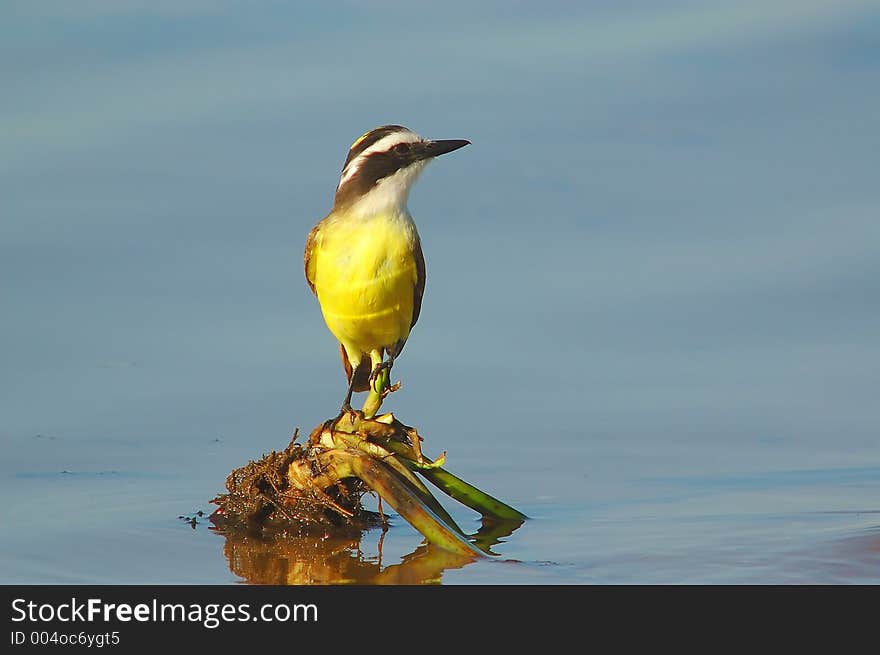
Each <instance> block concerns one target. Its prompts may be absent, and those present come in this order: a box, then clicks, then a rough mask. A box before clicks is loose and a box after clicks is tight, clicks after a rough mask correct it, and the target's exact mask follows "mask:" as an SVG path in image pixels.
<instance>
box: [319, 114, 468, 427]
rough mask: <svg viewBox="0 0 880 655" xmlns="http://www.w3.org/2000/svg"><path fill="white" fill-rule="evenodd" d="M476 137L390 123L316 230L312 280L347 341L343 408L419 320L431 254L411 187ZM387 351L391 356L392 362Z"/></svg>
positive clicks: (363, 149)
mask: <svg viewBox="0 0 880 655" xmlns="http://www.w3.org/2000/svg"><path fill="white" fill-rule="evenodd" d="M469 143H470V142H469V141H465V140H463V139H449V140H441V141H434V140H430V139H425V138H423V137H421V136H419V135H418V134H416V133H415V132H413V131H412V130H409V129H407V128H405V127H403V126H401V125H383V126H381V127H377V128H375V129H373V130H370V131H369V132H367V133H366V134H363V135H361V136H360V137H358V138H357V140H355V142H354V143H353V144H351V148H349V151H348V156H347V157H346V159H345V164H344V165H343V167H342V174H341V176H340V179H339V185H338V186H337V187H336V199H335V201H334V203H333V209H332V210H331V211H330V213H329V214H328V215H327V216H326V217H325V218H324V219H322V220H321V221H320V222H319V223H318V224H317V225H315V227H314V228H312V231H311V232H309V237H308V240H307V241H306V249H305V256H304V260H305V262H304V263H305V273H306V280H307V281H308V283H309V287H311V289H312V291H313V292H314V294H315V295H316V296H317V298H318V302H319V303H320V305H321V313H322V314H323V315H324V322H325V323H326V324H327V327H328V328H329V329H330V332H332V333H333V336H335V337H336V338H337V339H338V340H339V351H340V354H341V356H342V364H343V366H344V367H345V374H346V377H347V378H348V391H347V393H346V395H345V400H344V401H343V403H342V410H343V411H350V410H351V395H352V393H353V392H354V391H367V390H368V389H369V388H370V384H371V382H372V381H373V380H375V379H376V377H377V376H378V375H379V373H380V371H381V370H382V369H383V368H387V369H389V370H390V368H391V366H392V365H393V364H394V359H395V358H396V357H397V356H398V355H400V351H401V350H403V346H404V344H405V343H406V340H407V338H408V337H409V333H410V330H411V329H412V327H413V326H414V325H415V324H416V321H417V320H418V318H419V310H420V309H421V306H422V295H423V293H424V290H425V258H424V256H423V255H422V246H421V242H420V241H419V233H418V231H417V230H416V224H415V222H413V218H412V216H411V215H410V213H409V209H407V206H406V202H407V198H408V196H409V191H410V188H411V187H412V185H413V183H414V182H415V181H416V178H417V177H418V175H419V173H421V171H422V169H423V168H424V167H425V165H426V164H427V163H428V162H429V161H431V159H433V158H434V157H437V156H438V155H442V154H445V153H447V152H452V151H453V150H457V149H458V148H461V147H463V146H466V145H468V144H469ZM385 355H387V359H385Z"/></svg>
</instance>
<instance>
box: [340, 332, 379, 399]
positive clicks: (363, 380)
mask: <svg viewBox="0 0 880 655" xmlns="http://www.w3.org/2000/svg"><path fill="white" fill-rule="evenodd" d="M339 356H340V357H341V358H342V367H343V368H344V369H345V379H346V380H348V381H349V382H350V383H351V390H352V391H369V390H370V372H371V371H370V365H371V364H372V362H371V361H370V358H369V357H364V358H363V359H362V360H361V363H360V364H358V367H357V368H356V369H355V370H353V371H352V370H351V362H350V361H348V353H347V352H345V346H343V345H342V344H341V343H340V344H339ZM352 375H354V382H352V381H351V376H352Z"/></svg>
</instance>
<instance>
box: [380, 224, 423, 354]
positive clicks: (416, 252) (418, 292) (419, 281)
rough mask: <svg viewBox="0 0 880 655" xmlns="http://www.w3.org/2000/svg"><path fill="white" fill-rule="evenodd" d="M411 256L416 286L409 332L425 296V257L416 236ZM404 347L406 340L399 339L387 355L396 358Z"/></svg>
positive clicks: (420, 309)
mask: <svg viewBox="0 0 880 655" xmlns="http://www.w3.org/2000/svg"><path fill="white" fill-rule="evenodd" d="M413 256H414V257H415V259H416V286H415V287H414V288H413V313H412V321H410V324H409V329H410V330H412V329H413V326H414V325H415V324H416V321H418V320H419V314H420V313H421V311H422V296H424V295H425V277H426V273H425V255H424V254H423V253H422V242H421V241H419V237H418V235H416V240H415V244H414V249H413ZM405 345H406V339H401V340H400V341H398V342H397V343H396V344H394V347H393V348H390V349H389V353H390V354H391V356H392V357H397V356H398V355H399V354H400V352H401V351H402V350H403V347H404V346H405Z"/></svg>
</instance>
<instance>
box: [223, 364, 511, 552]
mask: <svg viewBox="0 0 880 655" xmlns="http://www.w3.org/2000/svg"><path fill="white" fill-rule="evenodd" d="M377 388H379V389H383V392H382V393H378V392H375V391H373V392H371V394H370V396H369V397H368V398H367V401H366V403H365V405H364V410H363V411H351V412H345V413H342V414H341V415H340V416H338V417H336V418H334V419H331V420H328V421H325V422H324V423H322V424H321V425H319V426H317V427H316V428H315V429H314V430H312V432H311V434H310V435H309V438H308V441H307V442H305V443H298V441H297V437H298V435H296V434H295V435H294V438H293V439H292V440H291V442H290V444H289V445H288V446H287V447H286V448H285V449H284V450H283V451H281V452H276V451H273V452H271V453H269V454H267V455H265V456H264V457H263V458H262V459H261V460H259V461H256V462H249V463H248V464H247V465H245V466H243V467H241V468H238V469H236V470H234V471H233V472H232V473H231V474H230V475H229V477H228V478H227V480H226V488H227V492H228V493H226V494H222V495H220V496H217V497H216V498H215V499H214V500H212V501H211V502H212V503H214V504H216V505H217V506H218V509H217V510H216V511H215V512H214V514H213V515H212V516H211V520H212V522H213V523H214V524H215V525H216V526H217V527H218V529H220V530H221V531H223V532H226V533H229V532H231V531H242V532H244V533H247V534H250V535H263V536H266V537H272V538H275V537H277V536H278V535H279V534H286V535H290V536H294V537H296V536H303V535H308V534H314V533H323V534H325V535H326V534H331V533H332V534H333V535H335V536H339V535H344V534H346V533H359V532H362V531H363V530H365V529H367V528H370V527H374V526H377V525H381V524H382V523H383V521H384V517H383V515H382V513H381V510H382V507H383V505H382V503H383V501H384V503H387V504H388V505H389V506H390V507H391V508H393V509H394V511H396V512H397V513H398V514H400V515H401V516H402V517H403V518H405V519H406V520H407V521H408V522H409V523H410V524H412V525H413V526H414V527H415V528H416V529H417V530H418V531H419V532H420V533H422V535H424V537H425V538H426V539H427V540H428V542H429V543H430V544H433V545H434V546H437V547H439V548H442V549H443V550H446V551H449V552H451V553H455V554H457V555H460V556H466V557H474V558H476V557H479V556H481V555H484V554H486V553H491V551H490V550H489V549H490V547H491V545H492V544H493V543H497V539H498V538H499V536H503V535H504V534H509V533H510V532H512V531H513V530H514V529H516V527H518V526H519V525H520V524H521V523H522V522H523V521H524V520H525V518H526V517H525V515H524V514H522V513H521V512H519V511H517V510H516V509H514V508H512V507H510V506H509V505H506V504H505V503H503V502H501V501H500V500H498V499H497V498H493V497H492V496H490V495H489V494H487V493H485V492H483V491H481V490H480V489H477V488H476V487H474V486H473V485H470V484H468V483H467V482H465V481H464V480H461V479H460V478H458V477H457V476H455V475H453V474H452V473H450V472H449V471H447V470H445V469H444V468H443V464H444V462H445V454H444V455H441V456H440V457H439V458H438V459H437V460H436V461H432V460H430V459H428V458H427V457H425V456H424V455H423V454H422V451H421V441H422V438H421V437H420V436H419V434H418V432H417V431H416V430H415V429H414V428H412V427H410V426H407V425H404V424H403V423H401V422H400V421H398V420H397V419H396V418H395V417H394V415H393V414H383V415H381V416H376V415H375V414H376V411H377V410H378V408H379V406H380V405H381V401H382V399H383V398H384V397H385V396H386V395H387V394H388V393H389V392H390V391H392V390H394V387H390V388H389V387H388V386H387V378H386V379H381V380H379V382H378V385H377ZM423 480H424V481H427V482H428V483H430V484H432V485H433V486H435V487H436V488H438V489H440V490H441V491H443V492H444V493H445V494H447V495H449V496H450V497H451V498H453V499H454V500H456V501H458V502H460V503H462V504H464V505H466V506H467V507H470V508H471V509H473V510H475V511H477V512H479V513H480V514H481V516H482V518H483V528H482V529H481V531H480V532H479V533H477V534H476V535H467V534H466V533H465V532H464V531H463V530H462V529H461V528H460V527H459V526H458V525H457V524H456V522H455V521H454V520H453V518H452V517H451V516H450V515H449V513H448V512H447V511H446V510H445V509H444V507H443V505H441V504H440V502H439V501H438V500H437V499H436V498H435V497H434V495H433V494H432V493H431V491H430V490H429V489H428V487H427V485H426V484H425V482H424V481H423ZM370 491H372V492H375V493H376V494H377V495H378V497H379V499H380V500H379V508H380V513H376V512H371V511H368V510H366V509H364V508H363V506H362V505H361V498H362V496H363V495H364V494H365V493H367V492H370Z"/></svg>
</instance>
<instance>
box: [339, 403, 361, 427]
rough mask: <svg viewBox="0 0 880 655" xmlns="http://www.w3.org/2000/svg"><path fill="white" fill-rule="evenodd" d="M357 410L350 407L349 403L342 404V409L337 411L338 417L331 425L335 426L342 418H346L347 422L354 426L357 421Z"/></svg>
mask: <svg viewBox="0 0 880 655" xmlns="http://www.w3.org/2000/svg"><path fill="white" fill-rule="evenodd" d="M358 414H359V412H358V410H356V409H355V408H354V407H352V406H351V403H350V402H344V403H342V407H341V408H340V409H339V415H338V416H337V417H336V420H335V421H333V424H334V425H336V424H337V423H339V421H341V420H342V419H343V418H346V417H348V420H349V421H350V422H351V424H352V425H354V422H355V421H356V420H357V419H358Z"/></svg>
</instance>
